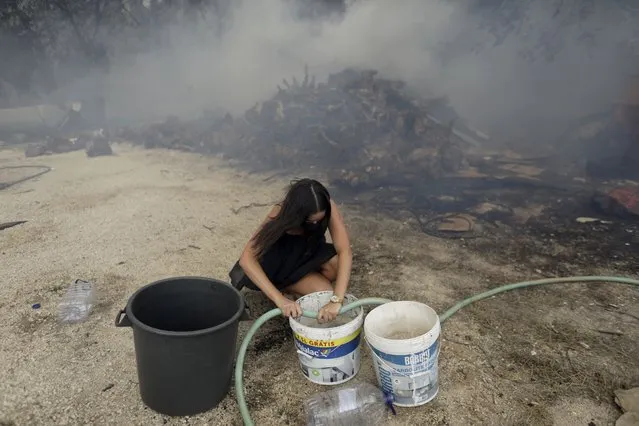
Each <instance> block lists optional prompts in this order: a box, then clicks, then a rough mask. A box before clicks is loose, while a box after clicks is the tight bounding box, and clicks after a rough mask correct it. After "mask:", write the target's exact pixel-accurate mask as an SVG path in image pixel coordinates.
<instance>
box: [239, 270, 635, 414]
mask: <svg viewBox="0 0 639 426" xmlns="http://www.w3.org/2000/svg"><path fill="white" fill-rule="evenodd" d="M591 282H607V283H617V284H627V285H633V286H637V287H639V280H634V279H632V278H622V277H606V276H585V277H566V278H547V279H542V280H536V281H524V282H520V283H515V284H507V285H504V286H501V287H497V288H494V289H492V290H488V291H485V292H483V293H479V294H476V295H474V296H471V297H469V298H467V299H464V300H462V301H460V302H458V303H456V304H455V305H454V306H453V307H451V308H450V309H448V310H447V311H446V312H444V313H443V314H442V315H440V317H439V320H440V322H441V323H442V324H443V323H444V322H445V321H446V320H448V319H449V318H450V317H452V316H453V315H454V314H455V313H457V311H459V310H460V309H462V308H463V307H465V306H468V305H470V304H471V303H474V302H477V301H480V300H483V299H487V298H489V297H492V296H494V295H496V294H499V293H504V292H507V291H510V290H516V289H520V288H525V287H533V286H538V285H545V284H567V283H591ZM387 302H390V300H388V299H380V298H367V299H360V300H357V301H356V302H353V303H351V304H349V305H346V306H344V307H342V309H341V310H340V313H344V312H348V311H350V310H352V309H355V308H358V307H360V306H364V305H382V304H384V303H387ZM281 314H282V311H281V310H280V309H272V310H270V311H268V312H267V313H265V314H264V315H262V316H261V317H259V318H258V319H257V320H256V321H255V323H253V325H252V326H251V328H250V329H249V331H248V333H246V336H245V337H244V340H243V341H242V345H241V346H240V352H239V354H238V356H237V362H236V364H235V393H236V395H237V404H238V406H239V409H240V414H241V415H242V420H243V421H244V425H245V426H253V425H254V423H253V420H252V419H251V413H250V412H249V409H248V406H247V405H246V398H245V396H244V384H243V380H242V375H243V370H244V358H245V357H246V351H247V349H248V345H249V343H251V340H252V339H253V336H254V335H255V333H256V332H257V330H258V329H259V328H260V327H261V326H262V325H264V323H265V322H266V321H268V320H270V319H272V318H275V317H276V316H279V315H281ZM302 315H303V316H305V317H308V318H317V312H310V311H303V312H302Z"/></svg>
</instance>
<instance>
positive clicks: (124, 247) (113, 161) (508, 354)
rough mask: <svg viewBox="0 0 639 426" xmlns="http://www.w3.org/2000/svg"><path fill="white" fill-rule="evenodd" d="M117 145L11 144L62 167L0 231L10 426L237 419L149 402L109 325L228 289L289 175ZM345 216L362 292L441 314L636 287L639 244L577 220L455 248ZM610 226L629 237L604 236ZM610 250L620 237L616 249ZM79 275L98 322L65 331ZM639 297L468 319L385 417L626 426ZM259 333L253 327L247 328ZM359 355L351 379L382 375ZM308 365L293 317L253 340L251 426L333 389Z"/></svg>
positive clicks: (0, 411) (5, 411) (381, 215)
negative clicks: (427, 376) (92, 297)
mask: <svg viewBox="0 0 639 426" xmlns="http://www.w3.org/2000/svg"><path fill="white" fill-rule="evenodd" d="M114 151H115V153H116V156H108V157H97V158H86V156H85V154H84V153H81V152H71V153H66V154H59V155H52V156H48V157H46V158H38V159H28V160H24V156H23V154H22V153H21V152H17V151H15V150H5V151H2V152H1V153H0V166H7V165H21V164H46V165H48V166H51V167H53V170H52V171H51V172H50V173H48V174H45V175H43V176H41V177H39V178H37V179H35V180H30V181H27V182H24V183H22V184H19V185H16V186H12V187H10V188H7V189H5V190H2V191H0V218H2V221H13V220H27V221H28V222H27V223H25V224H22V225H18V226H14V227H12V228H9V229H5V230H3V231H0V259H1V260H0V272H1V275H2V276H3V277H4V280H3V285H2V286H1V287H0V312H1V314H0V316H1V321H0V328H1V330H2V337H3V338H2V339H1V340H0V352H1V357H2V365H1V367H0V395H1V398H0V424H3V425H13V424H15V425H27V424H29V425H32V424H139V425H151V424H194V425H195V424H217V425H230V424H238V425H239V424H241V420H240V416H239V412H238V409H237V405H236V403H235V400H234V394H233V391H232V390H231V392H230V393H229V396H228V397H227V398H226V399H225V400H224V401H223V402H222V403H221V404H220V406H219V407H218V408H217V409H215V410H213V411H210V412H208V413H205V414H202V415H199V416H195V417H192V418H182V419H171V418H167V417H164V416H162V415H159V414H156V413H154V412H152V411H151V410H149V409H146V408H145V407H144V406H143V404H142V403H141V401H140V398H139V394H138V389H137V376H136V368H135V354H134V348H133V341H132V336H131V333H130V331H129V330H128V329H117V328H115V327H114V325H113V320H114V318H115V315H116V313H117V312H118V310H119V309H121V308H122V307H124V306H125V304H126V301H127V299H128V297H129V296H130V295H131V293H133V292H134V291H135V290H136V289H137V288H139V287H140V286H142V285H144V284H147V283H149V282H151V281H154V280H156V279H159V278H163V277H170V276H179V275H204V276H211V277H215V278H220V279H223V280H226V279H227V271H228V269H229V267H230V266H231V265H232V264H233V262H234V261H235V260H236V257H237V256H238V255H239V253H240V251H241V249H242V246H243V244H244V243H245V241H246V239H247V238H248V236H249V235H250V233H251V232H252V231H253V228H254V227H255V226H256V225H257V224H258V222H259V221H260V220H261V218H262V216H263V215H264V214H265V213H266V211H267V207H248V208H240V207H242V206H248V205H250V204H251V203H256V204H258V205H260V204H268V203H271V202H273V201H275V200H277V199H278V198H279V196H280V195H281V193H282V190H283V188H284V186H285V185H286V183H287V182H288V178H289V176H285V175H281V176H279V177H276V178H269V175H267V174H250V173H248V172H245V171H238V169H233V168H231V167H230V166H229V165H228V162H223V161H221V160H219V159H215V158H212V157H202V156H199V155H196V154H189V153H180V152H176V151H166V150H143V149H138V148H131V147H129V146H127V145H116V146H114ZM319 177H321V176H319ZM337 201H338V202H340V199H339V198H338V199H337ZM343 209H344V214H345V217H346V220H347V223H348V226H349V229H350V233H351V238H352V242H353V247H354V253H355V258H354V270H353V277H352V281H351V285H350V289H351V291H352V292H353V294H355V295H356V296H358V297H367V296H379V297H387V298H391V299H395V300H418V301H422V302H425V303H427V304H429V305H431V306H433V307H434V308H435V309H436V310H437V311H439V312H442V311H443V310H444V309H446V308H447V307H449V306H450V305H452V304H453V303H454V302H456V301H458V300H460V299H462V298H464V297H466V296H469V295H472V294H475V293H477V292H480V291H482V290H486V289H488V288H491V287H494V286H497V285H500V284H504V283H508V282H515V281H520V280H526V279H531V278H539V277H542V276H554V275H567V274H583V275H586V274H608V275H626V276H632V275H633V274H634V275H635V276H636V265H637V258H638V257H637V242H636V239H633V236H634V235H635V234H634V233H633V230H634V228H632V227H631V226H630V225H629V224H627V223H623V226H622V225H621V224H620V223H619V222H616V224H615V223H613V224H612V225H604V224H598V223H594V224H593V223H590V224H580V225H579V226H582V225H583V226H582V227H581V228H578V229H579V231H578V232H577V231H573V233H572V234H571V233H570V232H568V231H566V233H561V232H560V233H557V232H558V231H557V229H558V228H553V229H554V230H553V231H548V232H542V231H543V229H542V231H539V229H541V228H539V227H534V226H528V227H521V228H512V227H509V226H505V225H503V224H502V225H500V223H499V221H497V222H495V223H493V224H491V225H490V226H486V225H485V226H484V229H483V232H482V233H480V234H478V235H475V237H476V238H473V239H455V240H450V239H440V238H437V237H434V236H428V235H426V234H424V233H422V232H419V227H418V225H419V224H418V223H417V220H416V219H415V217H414V215H411V214H409V213H406V212H404V213H401V212H400V213H397V212H395V213H396V214H394V215H393V216H392V217H389V216H388V215H387V214H386V213H385V212H382V211H367V210H364V209H363V208H362V207H360V206H358V205H357V204H345V205H344V206H343ZM570 222H571V223H572V219H571V220H570ZM606 226H610V227H613V231H614V232H613V231H611V230H610V229H608V228H606ZM617 228H619V229H617ZM566 229H567V230H569V229H575V225H574V224H573V225H572V226H566ZM615 232H616V233H618V234H616V235H621V236H623V235H626V237H624V238H625V239H622V240H621V241H619V238H617V239H616V240H615V241H616V243H615V242H612V241H607V240H606V239H605V238H604V237H605V236H606V235H608V234H612V233H615ZM598 242H600V243H601V244H604V243H605V244H608V245H604V246H605V247H606V250H604V252H602V250H601V249H598V247H597V243H598ZM615 244H616V245H615ZM609 250H613V252H614V253H613V254H614V256H607V252H608V251H609ZM75 278H83V279H90V280H93V281H94V282H95V283H96V285H97V288H98V291H99V293H98V296H99V304H98V306H97V308H96V310H95V311H94V312H93V314H92V315H91V317H90V319H89V320H88V321H87V322H85V323H82V324H78V325H72V326H62V325H60V324H58V322H57V321H56V308H57V304H58V302H59V301H60V299H61V297H62V295H63V293H64V290H65V287H66V286H67V285H68V284H69V283H70V282H71V281H72V280H73V279H75ZM249 299H250V300H254V299H255V295H252V296H251V297H249ZM638 299H639V293H638V292H637V291H636V290H634V289H630V288H627V287H624V286H619V285H599V284H590V285H559V286H552V287H547V288H536V289H531V290H522V291H518V292H514V293H509V294H504V295H501V296H498V297H495V298H493V299H489V300H486V301H483V302H480V303H477V304H475V305H473V306H471V307H468V308H465V309H464V310H463V311H461V312H460V313H458V314H457V315H456V316H454V317H453V318H452V319H451V320H449V322H447V323H446V324H445V328H444V330H443V339H444V340H443V350H442V353H441V362H440V377H441V384H440V386H441V387H440V394H439V396H438V397H437V399H436V400H435V401H434V402H432V403H430V404H428V405H426V406H424V407H420V408H414V409H399V410H398V415H397V417H395V418H389V424H397V425H400V424H441V425H468V424H500V425H524V424H529V425H542V424H557V425H609V424H614V422H615V420H616V419H617V418H618V417H619V416H620V414H621V413H620V411H619V410H618V408H617V407H616V405H615V403H614V400H613V399H614V396H613V391H614V390H615V389H617V388H627V387H631V386H636V385H637V384H639V357H637V353H638V349H639V344H638V343H637V342H639V327H637V326H638V325H639V302H638ZM34 303H39V304H41V308H40V309H33V308H32V305H33V304H34ZM248 326H249V324H248V323H242V325H241V333H242V334H243V333H245V332H246V330H247V328H248ZM362 351H363V354H364V359H363V363H362V369H361V371H360V373H359V374H358V376H357V378H356V380H358V381H363V380H366V381H371V382H374V381H375V379H374V373H373V369H372V365H371V361H370V358H369V356H368V353H367V352H366V351H365V350H364V349H363V348H362ZM296 356H297V355H296V354H295V351H294V349H293V341H292V337H291V333H290V330H289V329H288V328H287V327H286V325H285V324H284V322H283V321H281V320H279V321H278V320H276V321H274V322H273V323H272V324H270V325H269V326H268V329H267V330H263V331H261V332H260V333H259V334H258V336H257V338H256V340H255V342H254V344H253V345H252V346H251V349H250V351H249V354H248V359H247V365H246V369H245V377H246V381H245V385H246V392H247V397H248V403H249V406H250V409H251V411H252V413H253V416H254V420H255V422H256V424H258V425H286V424H289V425H298V424H302V422H303V417H302V406H303V401H304V399H305V398H306V397H308V396H310V395H311V394H313V393H316V392H319V391H322V390H324V389H322V388H320V387H319V386H316V385H313V384H310V383H309V382H308V381H307V380H306V379H305V378H304V377H303V375H302V374H301V372H300V370H299V368H298V363H297V359H296Z"/></svg>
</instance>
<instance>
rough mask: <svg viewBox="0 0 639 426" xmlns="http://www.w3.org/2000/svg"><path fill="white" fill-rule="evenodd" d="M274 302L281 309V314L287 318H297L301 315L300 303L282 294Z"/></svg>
mask: <svg viewBox="0 0 639 426" xmlns="http://www.w3.org/2000/svg"><path fill="white" fill-rule="evenodd" d="M275 304H276V306H277V307H278V308H280V309H281V310H282V315H283V316H285V317H287V318H289V317H293V318H299V317H301V316H302V307H301V306H300V304H299V303H297V302H296V301H294V300H291V299H289V298H288V297H286V296H284V295H282V297H281V298H280V299H278V300H277V302H276V303H275Z"/></svg>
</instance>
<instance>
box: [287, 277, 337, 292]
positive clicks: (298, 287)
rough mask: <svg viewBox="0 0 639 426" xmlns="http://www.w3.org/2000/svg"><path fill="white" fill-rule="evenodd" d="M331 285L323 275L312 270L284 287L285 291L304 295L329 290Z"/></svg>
mask: <svg viewBox="0 0 639 426" xmlns="http://www.w3.org/2000/svg"><path fill="white" fill-rule="evenodd" d="M332 289H333V287H332V286H331V282H330V281H329V280H328V278H326V277H325V276H324V275H322V274H319V273H316V272H313V273H310V274H308V275H306V276H305V277H304V278H302V279H301V280H299V281H298V282H296V283H295V284H293V285H291V286H290V287H288V288H286V292H288V293H294V294H298V295H301V296H305V295H307V294H310V293H315V292H317V291H330V290H332Z"/></svg>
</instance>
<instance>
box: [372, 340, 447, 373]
mask: <svg viewBox="0 0 639 426" xmlns="http://www.w3.org/2000/svg"><path fill="white" fill-rule="evenodd" d="M364 340H365V341H366V344H367V345H368V348H369V349H370V350H371V353H372V354H373V356H374V357H375V358H376V359H377V361H379V362H380V363H382V364H383V365H384V366H386V368H388V369H389V370H392V371H394V372H395V373H397V374H399V375H400V376H404V377H408V378H409V379H412V378H413V376H412V375H410V374H404V373H402V372H401V371H397V370H396V369H394V368H393V367H391V366H390V365H388V364H387V363H386V361H384V360H383V359H382V358H381V357H380V356H379V355H377V353H376V352H375V350H373V346H371V344H370V342H369V341H368V339H367V338H366V337H364ZM440 350H441V345H437V353H436V355H435V357H436V358H439V351H440Z"/></svg>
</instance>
